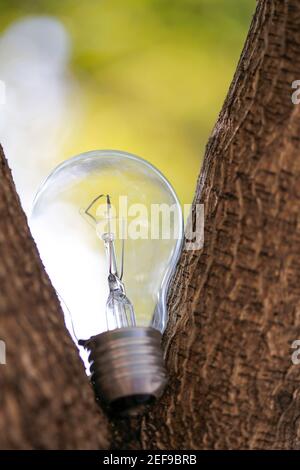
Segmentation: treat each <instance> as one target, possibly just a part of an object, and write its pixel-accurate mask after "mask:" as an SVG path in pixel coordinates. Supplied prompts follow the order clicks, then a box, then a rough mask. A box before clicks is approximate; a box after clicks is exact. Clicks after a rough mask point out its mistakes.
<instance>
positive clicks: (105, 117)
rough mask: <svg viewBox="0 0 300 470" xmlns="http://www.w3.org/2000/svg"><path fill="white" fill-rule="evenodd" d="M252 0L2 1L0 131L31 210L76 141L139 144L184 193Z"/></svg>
mask: <svg viewBox="0 0 300 470" xmlns="http://www.w3.org/2000/svg"><path fill="white" fill-rule="evenodd" d="M254 9H255V0H242V1H241V0H86V1H82V0H0V11H1V13H0V80H2V81H3V82H4V83H5V85H6V93H5V100H3V102H1V104H0V141H1V143H2V144H3V146H4V150H5V152H6V155H7V157H8V160H9V163H10V166H11V167H12V170H13V175H14V178H15V181H16V184H17V189H18V191H19V193H20V195H21V199H22V203H23V206H24V208H25V209H26V211H27V212H29V210H30V207H31V203H32V199H33V196H34V194H35V192H36V190H37V187H38V186H39V184H40V182H41V181H42V180H43V178H44V177H45V176H46V175H47V174H48V173H49V171H50V170H51V169H52V168H53V167H54V166H55V165H57V164H58V163H59V162H61V161H63V160H65V159H66V158H68V157H70V156H73V155H74V154H78V153H80V152H83V151H87V150H92V149H96V148H114V149H119V150H125V151H129V152H132V153H136V154H137V155H140V156H142V157H144V158H145V159H147V160H149V161H150V162H151V163H153V164H154V165H156V166H157V167H158V168H159V169H160V170H161V171H162V172H163V173H164V174H165V175H166V176H167V178H168V179H169V180H170V181H171V183H172V184H173V186H174V188H175V190H176V191H177V193H178V195H179V198H180V200H181V202H182V203H189V202H191V201H192V198H193V194H194V190H195V184H196V179H197V176H198V173H199V169H200V165H201V160H202V157H203V153H204V149H205V144H206V142H207V139H208V136H209V133H210V132H211V129H212V126H213V124H214V122H215V120H216V118H217V115H218V112H219V111H220V109H221V106H222V103H223V100H224V98H225V96H226V93H227V91H228V87H229V84H230V82H231V80H232V76H233V73H234V70H235V68H236V64H237V61H238V59H239V56H240V53H241V50H242V46H243V43H244V41H245V37H246V34H247V31H248V28H249V24H250V21H251V17H252V14H253V12H254Z"/></svg>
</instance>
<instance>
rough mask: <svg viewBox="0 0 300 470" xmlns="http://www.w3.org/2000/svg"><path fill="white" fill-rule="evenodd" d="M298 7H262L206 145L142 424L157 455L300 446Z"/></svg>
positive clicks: (289, 0) (289, 3) (292, 3)
mask: <svg viewBox="0 0 300 470" xmlns="http://www.w3.org/2000/svg"><path fill="white" fill-rule="evenodd" d="M298 78H300V2H299V1H298V0H276V1H275V0H274V1H271V0H263V1H260V2H258V5H257V10H256V13H255V16H254V19H253V21H252V24H251V28H250V32H249V35H248V38H247V41H246V44H245V47H244V51H243V53H242V56H241V59H240V62H239V64H238V68H237V72H236V74H235V77H234V79H233V83H232V85H231V88H230V90H229V94H228V97H227V99H226V101H225V103H224V106H223V110H222V112H221V114H220V116H219V119H218V121H217V124H216V126H215V129H214V131H213V133H212V136H211V138H210V141H209V143H208V146H207V150H206V154H205V158H204V163H203V168H202V171H201V174H200V177H199V180H198V184H197V190H196V197H195V203H199V202H202V203H204V205H205V242H204V248H203V250H202V251H201V252H192V251H186V252H184V253H183V255H182V257H181V261H180V264H179V267H178V270H177V274H176V276H175V280H174V283H173V287H172V289H171V293H170V299H169V305H170V316H171V320H170V324H169V328H168V331H167V334H166V335H165V348H166V353H167V362H168V366H169V370H170V373H171V380H170V385H169V388H168V390H167V392H166V393H165V395H164V397H163V400H162V401H161V403H160V404H159V405H158V406H157V407H156V408H155V409H154V410H153V411H152V413H151V414H150V416H148V417H146V418H145V419H144V420H143V423H142V442H143V446H144V447H151V448H172V449H173V448H174V449H176V448H185V449H190V448H192V449H202V448H206V449H207V448H208V449H232V448H235V449H240V448H244V449H245V448H251V449H254V448H260V449H266V448H272V447H275V448H293V449H295V448H300V436H299V415H300V393H299V392H300V388H299V387H300V366H295V365H293V364H292V362H291V352H292V350H291V344H292V342H293V341H294V340H295V339H298V338H300V287H299V286H300V217H299V214H300V191H299V181H300V107H299V106H296V105H293V103H292V100H291V94H292V91H293V90H292V88H291V85H292V82H293V81H294V80H295V79H298Z"/></svg>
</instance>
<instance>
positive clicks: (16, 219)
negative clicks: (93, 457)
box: [0, 147, 109, 449]
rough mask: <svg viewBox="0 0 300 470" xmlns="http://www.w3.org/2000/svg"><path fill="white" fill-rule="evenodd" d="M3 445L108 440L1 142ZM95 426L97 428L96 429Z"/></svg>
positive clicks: (67, 445)
mask: <svg viewBox="0 0 300 470" xmlns="http://www.w3.org/2000/svg"><path fill="white" fill-rule="evenodd" d="M0 260H1V264H0V339H1V340H2V341H5V343H6V353H7V354H6V365H3V364H2V365H0V379H1V382H0V418H1V419H0V448H2V449H3V448H4V449H30V448H35V449H47V448H55V449H79V448H82V449H90V448H105V447H107V445H108V439H109V435H108V427H107V421H106V418H105V417H104V415H103V414H102V413H101V411H100V409H99V407H98V406H97V405H96V403H95V400H94V396H93V391H92V390H91V388H90V386H89V383H88V380H87V377H86V375H85V371H84V368H83V365H82V364H81V361H80V360H79V357H78V353H77V351H76V347H75V346H74V345H73V343H72V341H71V339H70V337H69V335H68V333H67V331H66V329H65V326H64V322H63V314H62V312H61V310H60V305H59V303H58V300H57V297H56V294H55V292H54V290H53V288H52V286H51V284H50V281H49V279H48V277H47V275H46V273H45V271H44V268H43V266H42V263H41V261H40V259H39V256H38V253H37V250H36V247H35V244H34V242H33V240H32V238H31V235H30V233H29V229H28V226H27V221H26V218H25V215H24V213H23V211H22V209H21V206H20V201H19V199H18V196H17V194H16V192H15V188H14V185H13V182H12V179H11V175H10V171H9V169H8V167H7V164H6V161H5V159H4V155H3V152H2V148H1V147H0ZM97 430H98V431H97Z"/></svg>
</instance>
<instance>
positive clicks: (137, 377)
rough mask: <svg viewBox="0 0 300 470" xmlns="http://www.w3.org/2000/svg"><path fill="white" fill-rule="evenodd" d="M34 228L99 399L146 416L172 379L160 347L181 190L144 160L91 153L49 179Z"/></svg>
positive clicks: (40, 196)
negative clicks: (146, 405) (145, 408)
mask: <svg viewBox="0 0 300 470" xmlns="http://www.w3.org/2000/svg"><path fill="white" fill-rule="evenodd" d="M30 225H31V229H32V232H33V235H34V238H35V239H36V242H37V246H38V249H39V251H40V254H41V258H42V260H43V262H44V265H45V267H46V270H47V272H48V274H49V276H50V279H51V281H52V283H53V285H54V287H55V289H56V291H57V292H58V295H59V297H60V299H61V301H62V306H63V310H64V313H65V319H66V324H67V327H68V328H69V331H70V334H71V336H72V337H73V339H74V341H75V342H76V343H77V345H78V344H79V345H81V347H80V346H79V349H81V355H82V357H83V358H85V356H84V351H86V352H87V357H88V359H87V360H88V363H89V371H90V375H91V381H92V383H93V385H94V388H95V392H96V395H97V397H99V398H100V399H101V400H102V401H104V402H106V403H108V404H109V406H110V407H111V408H112V409H115V410H120V411H123V410H125V411H126V412H128V413H132V414H133V413H135V412H137V411H138V410H139V409H140V408H142V406H143V405H144V403H147V402H148V401H151V400H152V399H154V398H158V397H159V396H160V395H161V393H162V391H163V388H164V386H165V384H166V380H167V376H166V371H165V366H164V361H163V355H162V350H161V346H160V342H161V334H162V332H163V330H164V328H165V326H166V322H167V308H166V294H167V287H168V283H169V280H170V277H171V275H172V272H173V270H174V267H175V265H176V263H177V260H178V257H179V253H180V247H181V242H182V237H183V218H182V211H181V207H180V204H179V202H178V199H177V196H176V194H175V192H174V190H173V188H172V187H171V185H170V183H169V182H168V181H167V180H166V178H165V177H164V176H163V175H162V174H161V173H160V172H159V171H158V170H157V169H156V168H154V167H153V166H152V165H150V164H149V163H148V162H146V161H145V160H142V159H141V158H138V157H136V156H134V155H131V154H128V153H125V152H119V151H111V150H109V151H106V150H102V151H92V152H87V153H84V154H81V155H78V156H76V157H73V158H71V159H69V160H67V161H66V162H64V163H62V164H61V165H59V166H58V167H57V168H56V169H55V170H54V171H53V172H52V173H51V174H50V175H49V177H48V178H47V179H46V181H45V182H44V184H43V185H42V187H41V188H40V190H39V192H38V194H37V196H36V198H35V201H34V206H33V211H32V216H31V219H30ZM83 348H84V349H83Z"/></svg>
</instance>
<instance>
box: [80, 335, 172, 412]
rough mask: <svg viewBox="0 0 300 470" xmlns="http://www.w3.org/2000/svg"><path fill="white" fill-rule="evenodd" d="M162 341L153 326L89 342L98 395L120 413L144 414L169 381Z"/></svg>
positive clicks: (92, 374) (98, 337) (103, 336)
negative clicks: (145, 409)
mask: <svg viewBox="0 0 300 470" xmlns="http://www.w3.org/2000/svg"><path fill="white" fill-rule="evenodd" d="M160 342H161V334H160V332H159V331H157V330H155V329H153V328H150V327H149V328H138V327H132V328H122V329H118V330H113V331H107V332H105V333H101V334H99V335H97V336H92V338H90V339H89V340H87V341H86V342H85V344H84V347H85V348H86V349H87V350H88V351H89V362H90V371H91V380H92V383H93V386H94V389H95V393H96V396H97V397H98V398H99V399H100V400H103V401H104V402H106V403H107V404H108V405H109V406H110V408H111V409H112V410H115V411H117V412H118V413H122V414H129V415H136V414H139V413H140V412H142V411H143V410H144V407H145V405H147V404H149V402H151V401H153V400H154V399H156V398H158V397H159V396H160V395H161V394H162V392H163V389H164V387H165V385H166V382H167V374H166V370H165V365H164V360H163V355H162V350H161V346H160Z"/></svg>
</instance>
